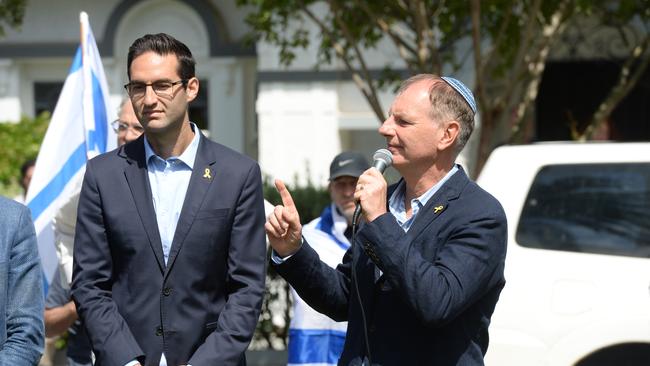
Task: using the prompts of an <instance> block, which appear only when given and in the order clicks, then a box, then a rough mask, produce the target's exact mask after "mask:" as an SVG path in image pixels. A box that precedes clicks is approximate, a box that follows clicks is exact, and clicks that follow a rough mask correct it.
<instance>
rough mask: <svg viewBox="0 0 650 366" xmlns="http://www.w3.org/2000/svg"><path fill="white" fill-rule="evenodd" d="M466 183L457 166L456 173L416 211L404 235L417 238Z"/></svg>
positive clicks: (464, 176)
mask: <svg viewBox="0 0 650 366" xmlns="http://www.w3.org/2000/svg"><path fill="white" fill-rule="evenodd" d="M467 183H469V179H468V178H467V175H466V174H465V171H463V168H462V167H460V166H459V167H458V171H457V172H456V174H454V175H452V176H451V177H450V178H449V180H448V181H447V182H446V183H445V184H443V186H442V187H441V188H440V190H438V192H436V193H435V194H434V195H433V196H432V197H431V198H430V199H429V201H428V202H427V204H426V205H424V207H422V209H421V210H420V211H419V212H418V215H417V217H416V218H415V222H413V225H412V226H411V228H410V229H409V231H408V232H407V234H406V235H407V236H409V237H410V239H411V240H413V239H415V238H417V237H418V235H420V234H421V233H422V232H423V231H424V229H425V228H427V227H428V226H429V225H431V224H432V223H433V222H434V221H435V220H436V219H437V218H438V217H440V216H442V215H443V213H444V212H445V211H446V210H447V207H448V206H449V204H450V203H451V201H453V200H455V199H456V198H458V196H459V195H460V192H461V190H462V189H463V187H465V185H466V184H467Z"/></svg>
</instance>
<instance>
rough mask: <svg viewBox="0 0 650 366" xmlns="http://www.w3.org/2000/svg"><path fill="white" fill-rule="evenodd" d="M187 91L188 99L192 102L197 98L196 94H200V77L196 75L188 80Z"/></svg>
mask: <svg viewBox="0 0 650 366" xmlns="http://www.w3.org/2000/svg"><path fill="white" fill-rule="evenodd" d="M185 93H186V94H187V101H188V102H191V101H193V100H194V99H196V96H197V95H199V79H197V78H196V77H193V78H191V79H190V80H188V81H187V87H186V88H185Z"/></svg>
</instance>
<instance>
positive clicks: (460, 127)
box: [266, 74, 507, 366]
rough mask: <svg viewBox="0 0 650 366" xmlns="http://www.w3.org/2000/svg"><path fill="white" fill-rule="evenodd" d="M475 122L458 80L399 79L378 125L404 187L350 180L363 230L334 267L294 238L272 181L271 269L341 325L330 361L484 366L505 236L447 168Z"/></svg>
mask: <svg viewBox="0 0 650 366" xmlns="http://www.w3.org/2000/svg"><path fill="white" fill-rule="evenodd" d="M475 114H476V102H475V101H474V97H473V95H472V92H471V91H470V90H469V89H468V88H467V87H466V86H465V85H464V84H463V83H462V82H460V81H459V80H456V79H453V78H449V77H438V76H436V75H430V74H421V75H416V76H414V77H411V78H410V79H408V80H406V81H404V82H403V83H402V85H401V87H400V89H399V90H398V92H397V96H396V98H395V100H394V102H393V104H392V106H391V109H390V113H389V117H388V119H387V120H386V121H384V123H383V124H382V125H381V127H380V128H379V133H380V134H382V135H383V136H384V137H385V138H386V143H387V148H388V150H389V151H390V152H391V153H392V155H393V166H394V167H395V169H396V170H397V171H398V172H399V173H400V174H401V176H402V179H401V180H400V181H399V182H398V183H397V184H395V185H393V186H391V187H387V183H386V181H385V179H384V178H383V176H382V174H381V173H380V172H379V170H377V169H376V168H370V169H368V170H366V171H365V172H364V173H363V174H362V175H361V176H360V177H359V180H358V183H357V187H356V191H355V199H357V201H358V202H359V203H360V205H361V208H362V217H363V218H364V221H365V222H363V223H362V224H361V225H360V226H359V229H358V230H357V233H356V235H355V238H354V243H353V245H352V248H351V249H350V250H349V251H348V252H347V253H346V255H345V257H344V259H343V263H342V264H340V265H339V266H338V267H337V268H336V269H332V268H330V267H328V266H327V265H326V264H324V263H322V262H321V261H320V260H319V258H318V255H317V254H316V253H315V252H314V250H313V249H311V248H310V246H309V243H308V242H307V241H305V240H304V239H303V238H302V235H301V225H300V218H299V216H298V212H297V211H296V208H295V205H294V204H293V200H292V198H291V195H290V194H289V192H288V191H287V189H286V187H285V186H284V184H283V183H282V181H279V180H278V181H276V186H277V188H278V191H279V192H280V195H281V196H282V202H283V205H282V206H277V207H276V208H275V210H274V213H273V214H272V215H270V216H269V219H268V221H267V223H266V231H267V234H268V237H269V241H270V244H271V246H272V247H273V250H274V253H273V256H272V262H273V264H274V265H275V267H276V269H277V271H278V273H280V274H281V275H282V276H283V277H284V278H285V279H286V280H287V281H288V282H289V283H290V284H291V285H292V286H293V287H294V289H296V291H297V292H298V294H299V295H300V296H301V297H302V298H303V299H304V300H305V301H306V302H307V303H308V304H309V305H310V306H312V307H313V308H314V309H316V310H318V311H320V312H322V313H324V314H326V315H328V316H329V317H331V318H333V319H335V320H340V321H343V320H347V321H348V322H349V323H348V333H347V338H346V341H345V346H344V348H343V354H342V355H341V358H340V360H339V365H362V364H364V365H366V364H372V365H383V366H389V365H483V357H484V355H485V353H486V351H487V347H488V325H489V323H490V317H491V315H492V312H493V311H494V307H495V306H496V303H497V300H498V298H499V293H500V292H501V289H502V288H503V286H504V284H505V279H504V276H503V269H504V262H505V255H506V231H507V228H506V217H505V214H504V212H503V209H502V207H501V205H500V204H499V202H498V201H497V200H496V199H495V198H494V197H492V196H491V195H490V194H488V193H487V192H485V191H484V190H482V189H481V188H480V187H478V186H477V185H476V184H475V183H474V182H472V181H471V180H470V179H469V178H468V177H467V175H466V174H465V172H464V171H463V169H462V168H461V167H460V166H459V165H457V164H456V163H455V159H456V157H457V156H458V154H459V152H460V151H461V150H462V148H463V147H464V146H465V143H466V142H467V140H468V139H469V137H470V135H471V133H472V130H473V128H474V115H475Z"/></svg>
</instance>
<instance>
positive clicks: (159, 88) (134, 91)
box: [124, 79, 187, 99]
mask: <svg viewBox="0 0 650 366" xmlns="http://www.w3.org/2000/svg"><path fill="white" fill-rule="evenodd" d="M185 83H187V79H181V80H178V81H168V80H158V81H154V82H153V83H140V82H134V81H132V82H130V83H128V84H126V85H124V89H126V92H127V94H129V96H130V97H131V98H132V99H140V98H142V97H144V95H145V94H146V93H147V87H148V86H150V87H151V89H153V92H154V93H156V95H157V96H159V97H163V98H171V97H172V96H173V95H174V85H178V84H185Z"/></svg>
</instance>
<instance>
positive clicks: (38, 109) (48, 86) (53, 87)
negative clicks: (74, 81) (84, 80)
mask: <svg viewBox="0 0 650 366" xmlns="http://www.w3.org/2000/svg"><path fill="white" fill-rule="evenodd" d="M61 89H63V83H62V82H35V83H34V115H35V116H38V115H39V114H41V113H43V112H45V111H48V112H50V113H52V112H54V107H55V106H56V102H57V100H59V94H60V93H61Z"/></svg>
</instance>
